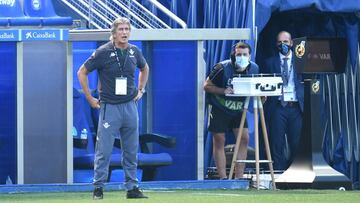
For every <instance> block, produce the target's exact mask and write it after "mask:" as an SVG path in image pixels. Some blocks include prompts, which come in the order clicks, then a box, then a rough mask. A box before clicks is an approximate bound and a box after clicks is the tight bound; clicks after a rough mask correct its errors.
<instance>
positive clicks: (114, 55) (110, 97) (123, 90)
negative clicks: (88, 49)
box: [78, 18, 149, 199]
mask: <svg viewBox="0 0 360 203" xmlns="http://www.w3.org/2000/svg"><path fill="white" fill-rule="evenodd" d="M130 31H131V26H130V22H129V20H128V19H127V18H118V19H116V20H115V21H114V22H113V24H112V27H111V37H110V41H109V42H108V43H106V44H104V45H102V46H101V47H99V48H98V49H97V50H96V51H95V52H94V53H93V54H92V56H90V57H89V59H87V61H86V62H85V63H84V64H83V65H82V66H81V67H80V69H79V71H78V78H79V81H80V84H81V87H82V89H83V91H84V93H85V96H86V99H87V100H88V102H89V104H90V105H91V107H93V108H100V115H99V125H98V132H97V138H96V140H97V141H96V148H95V160H94V173H95V174H94V183H93V184H94V186H95V189H94V193H93V199H102V198H103V186H104V183H105V182H106V181H107V178H108V171H109V162H110V157H111V153H112V148H113V144H114V139H115V137H116V136H117V135H118V134H119V133H120V139H121V149H122V150H123V153H122V166H123V169H124V172H125V183H124V184H125V189H126V190H127V194H126V197H127V198H147V197H146V196H145V195H143V193H142V192H141V191H140V190H139V187H138V179H137V178H136V170H137V152H138V143H139V131H138V122H139V117H138V112H137V105H136V101H137V100H139V99H141V97H142V96H143V94H144V92H145V89H144V88H145V85H146V82H147V80H148V75H149V67H148V65H147V62H146V60H145V58H144V57H143V55H142V53H141V52H140V50H139V49H138V48H137V47H136V46H134V45H132V44H129V43H128V40H129V36H130ZM136 67H138V68H139V70H140V72H139V82H138V86H137V87H136V86H135V69H136ZM93 70H96V71H97V73H98V76H99V81H100V88H99V92H100V99H99V100H98V99H96V98H94V97H93V96H92V95H91V92H90V90H89V86H88V77H87V75H88V74H89V73H90V72H91V71H93Z"/></svg>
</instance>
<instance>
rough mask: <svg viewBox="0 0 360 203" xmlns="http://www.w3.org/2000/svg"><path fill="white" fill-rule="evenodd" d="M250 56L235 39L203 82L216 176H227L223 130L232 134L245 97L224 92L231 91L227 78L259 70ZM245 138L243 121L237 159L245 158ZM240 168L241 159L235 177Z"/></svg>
mask: <svg viewBox="0 0 360 203" xmlns="http://www.w3.org/2000/svg"><path fill="white" fill-rule="evenodd" d="M250 58H251V48H250V46H249V45H248V44H246V43H243V42H239V43H237V44H236V45H235V49H234V51H233V52H232V53H231V57H230V59H228V60H225V61H221V62H219V63H218V64H216V65H215V66H214V68H213V69H212V71H211V73H210V75H209V77H208V78H207V79H206V81H205V83H204V90H205V91H206V92H207V93H209V94H210V104H211V110H210V111H209V112H210V120H209V122H210V123H209V131H210V132H212V135H213V157H214V160H215V164H216V168H217V172H218V174H219V177H220V179H226V178H227V176H226V157H225V151H224V145H225V133H226V132H227V131H228V130H229V129H232V131H233V133H234V135H235V136H237V135H238V131H239V126H240V120H241V114H242V110H243V104H244V100H245V98H239V97H228V96H225V95H226V94H232V93H233V89H232V86H231V81H232V78H233V77H234V74H257V73H258V72H259V67H258V66H257V65H256V64H255V63H254V62H252V61H250ZM248 142H249V135H248V129H247V123H246V122H245V126H244V131H243V134H242V136H241V144H240V148H239V153H238V155H237V159H241V160H245V159H246V156H247V145H248ZM244 168H245V164H244V163H242V164H236V166H235V178H237V179H238V178H242V176H243V173H244Z"/></svg>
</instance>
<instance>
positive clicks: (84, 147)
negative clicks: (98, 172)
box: [72, 88, 95, 169]
mask: <svg viewBox="0 0 360 203" xmlns="http://www.w3.org/2000/svg"><path fill="white" fill-rule="evenodd" d="M88 108H89V106H88V104H87V101H86V99H85V98H84V96H83V94H81V93H80V92H79V91H78V90H77V89H75V88H73V117H74V120H73V133H72V134H73V141H74V150H73V156H74V169H87V168H92V167H93V165H94V152H95V144H94V132H93V130H92V129H91V128H92V127H91V126H92V124H91V123H90V122H89V120H88V118H87V117H88V116H87V115H86V114H87V113H89V112H87V111H88V110H89V109H88ZM83 129H86V130H87V132H88V136H87V139H86V140H83V139H81V137H80V136H81V131H82V130H83Z"/></svg>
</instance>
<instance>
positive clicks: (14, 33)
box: [0, 29, 69, 41]
mask: <svg viewBox="0 0 360 203" xmlns="http://www.w3.org/2000/svg"><path fill="white" fill-rule="evenodd" d="M68 39H69V30H64V29H46V30H33V29H26V30H21V29H19V30H0V41H44V40H47V41H49V40H50V41H51V40H58V41H64V40H68Z"/></svg>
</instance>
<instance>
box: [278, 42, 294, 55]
mask: <svg viewBox="0 0 360 203" xmlns="http://www.w3.org/2000/svg"><path fill="white" fill-rule="evenodd" d="M290 49H291V46H290V45H288V44H284V43H281V44H279V45H278V50H279V52H280V53H281V54H282V55H284V56H286V55H287V54H288V53H289V51H290Z"/></svg>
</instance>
